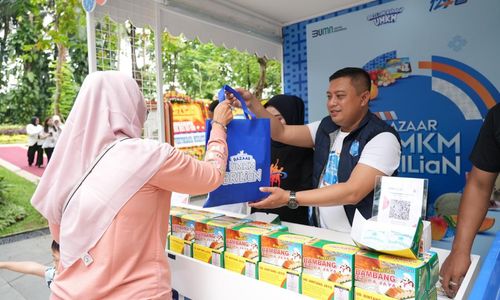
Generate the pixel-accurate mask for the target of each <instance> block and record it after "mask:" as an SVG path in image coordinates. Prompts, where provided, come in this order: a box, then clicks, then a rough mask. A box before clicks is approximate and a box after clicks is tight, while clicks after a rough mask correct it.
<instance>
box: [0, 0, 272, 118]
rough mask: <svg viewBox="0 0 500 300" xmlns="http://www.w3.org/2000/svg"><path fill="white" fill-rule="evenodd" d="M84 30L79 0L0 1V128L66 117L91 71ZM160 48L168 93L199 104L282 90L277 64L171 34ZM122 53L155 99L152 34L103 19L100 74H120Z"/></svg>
mask: <svg viewBox="0 0 500 300" xmlns="http://www.w3.org/2000/svg"><path fill="white" fill-rule="evenodd" d="M85 26H86V25H85V14H84V12H83V9H82V8H81V1H79V0H18V1H15V0H0V124H2V123H14V124H26V123H27V122H28V121H29V119H30V118H31V117H32V116H35V115H36V116H38V117H40V119H44V118H45V117H46V116H50V115H52V114H61V115H62V116H63V117H64V118H65V117H67V115H68V113H69V111H70V109H71V107H72V104H73V102H74V99H75V97H76V95H77V93H78V90H79V87H80V85H81V84H82V82H83V80H84V78H85V76H86V75H87V73H88V64H87V42H86V28H85ZM124 41H125V42H124ZM161 44H162V57H161V60H162V65H163V72H162V80H163V85H164V89H165V90H178V91H181V92H185V93H186V94H188V95H189V96H190V97H191V98H194V99H200V98H204V99H210V98H212V97H213V95H214V94H215V93H216V92H217V90H218V89H219V88H220V87H221V86H222V85H224V84H229V85H232V86H241V87H245V88H247V89H251V90H253V91H254V92H256V94H257V95H261V94H263V96H262V97H268V96H270V95H273V94H276V93H279V92H281V64H280V63H279V62H278V61H273V60H268V59H267V58H265V57H257V56H256V55H254V54H250V53H244V52H239V51H237V50H235V49H226V48H224V47H220V46H216V45H214V44H212V43H202V42H200V41H199V40H197V39H195V40H188V39H186V38H185V37H183V36H172V35H171V34H169V33H167V32H165V33H163V35H162V41H161ZM124 53H128V54H127V55H128V57H129V58H128V60H129V62H127V63H126V64H128V65H131V69H132V74H131V75H133V76H134V78H135V79H136V81H137V82H138V84H139V86H141V88H142V90H143V93H144V95H145V97H146V98H147V99H152V98H154V97H156V90H155V89H156V79H155V78H156V71H155V70H156V63H155V48H154V31H153V30H151V28H137V27H135V26H134V25H133V24H131V23H130V22H126V23H125V24H121V23H116V22H114V21H113V20H111V19H110V18H104V19H103V20H101V21H98V22H97V23H96V58H97V67H98V70H116V69H119V68H121V67H122V65H123V64H124V63H123V62H122V61H120V60H121V59H123V56H124Z"/></svg>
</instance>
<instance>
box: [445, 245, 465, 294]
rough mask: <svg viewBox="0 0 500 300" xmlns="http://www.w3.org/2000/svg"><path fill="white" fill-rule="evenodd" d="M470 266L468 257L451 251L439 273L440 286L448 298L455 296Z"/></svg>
mask: <svg viewBox="0 0 500 300" xmlns="http://www.w3.org/2000/svg"><path fill="white" fill-rule="evenodd" d="M469 265H470V255H468V254H461V253H457V252H453V250H452V251H451V253H450V255H449V256H448V257H447V258H446V260H445V261H444V262H443V265H442V266H441V271H440V272H439V275H440V281H441V285H442V286H443V289H444V291H445V293H446V295H447V296H448V297H450V298H453V297H455V295H456V294H457V291H458V289H459V288H460V285H461V284H462V280H463V279H464V277H465V274H466V273H467V270H468V269H469Z"/></svg>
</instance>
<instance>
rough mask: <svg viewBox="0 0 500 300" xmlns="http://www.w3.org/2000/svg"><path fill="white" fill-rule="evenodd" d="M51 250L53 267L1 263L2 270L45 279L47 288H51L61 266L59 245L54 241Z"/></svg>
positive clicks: (29, 262) (14, 262)
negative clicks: (58, 267)
mask: <svg viewBox="0 0 500 300" xmlns="http://www.w3.org/2000/svg"><path fill="white" fill-rule="evenodd" d="M51 249H52V258H53V259H54V265H53V266H52V267H48V266H44V265H42V264H39V263H37V262H34V261H0V269H6V270H10V271H13V272H18V273H23V274H29V275H36V276H39V277H42V278H45V281H46V282H47V286H48V287H50V285H51V284H52V281H53V280H54V276H55V275H56V272H57V266H58V265H59V256H60V253H59V244H58V243H57V242H56V241H52V245H51Z"/></svg>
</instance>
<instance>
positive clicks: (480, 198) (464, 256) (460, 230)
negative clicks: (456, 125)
mask: <svg viewBox="0 0 500 300" xmlns="http://www.w3.org/2000/svg"><path fill="white" fill-rule="evenodd" d="M497 175H498V173H491V172H486V171H482V170H481V169H478V168H476V167H474V166H473V167H472V170H471V172H470V173H469V176H468V178H467V183H466V185H465V189H464V193H463V195H462V199H461V201H460V207H459V211H458V223H457V230H456V235H455V239H454V240H453V246H452V249H451V253H450V255H449V256H448V257H447V258H446V260H445V261H444V263H443V266H442V267H441V272H440V273H441V276H442V285H443V288H444V290H445V291H446V294H447V295H448V296H454V295H455V294H456V292H457V291H458V288H459V287H460V284H461V280H462V279H463V277H464V276H465V274H466V273H467V269H468V268H469V265H470V254H471V249H472V243H473V242H474V237H475V236H476V233H477V231H478V230H479V227H480V226H481V223H482V222H483V220H484V217H485V216H486V213H487V211H488V206H489V201H490V195H491V191H492V190H493V185H494V183H495V179H496V177H497Z"/></svg>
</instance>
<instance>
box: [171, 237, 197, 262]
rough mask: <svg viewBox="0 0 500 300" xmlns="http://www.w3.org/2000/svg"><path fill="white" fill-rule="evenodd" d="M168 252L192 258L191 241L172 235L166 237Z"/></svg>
mask: <svg viewBox="0 0 500 300" xmlns="http://www.w3.org/2000/svg"><path fill="white" fill-rule="evenodd" d="M168 250H170V251H172V252H175V253H179V254H182V255H185V256H189V257H193V241H186V240H183V239H181V238H179V237H176V236H174V235H169V236H168Z"/></svg>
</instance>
